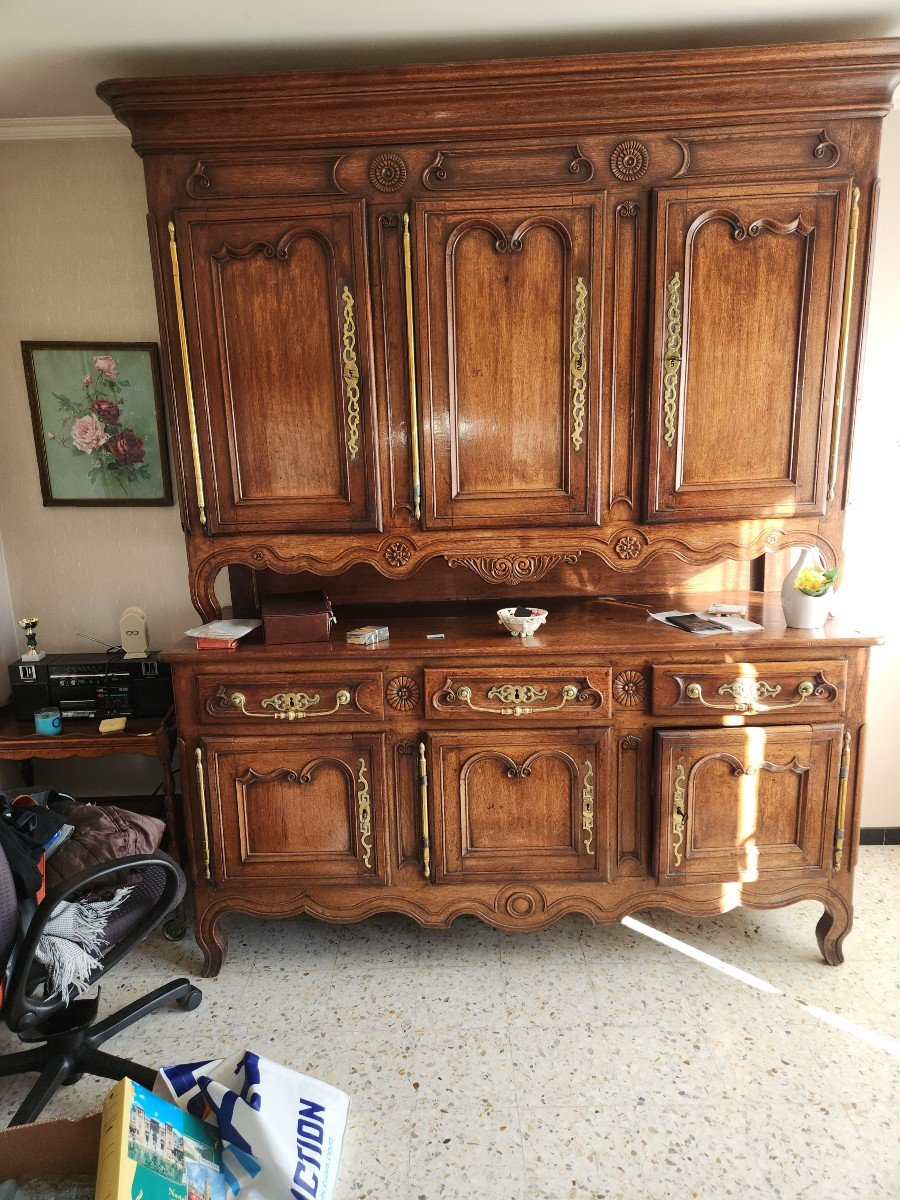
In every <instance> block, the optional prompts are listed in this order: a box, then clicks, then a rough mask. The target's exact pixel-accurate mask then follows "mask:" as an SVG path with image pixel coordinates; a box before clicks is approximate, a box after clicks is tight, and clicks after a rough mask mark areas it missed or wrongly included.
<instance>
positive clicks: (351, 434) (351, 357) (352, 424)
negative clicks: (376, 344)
mask: <svg viewBox="0 0 900 1200" xmlns="http://www.w3.org/2000/svg"><path fill="white" fill-rule="evenodd" d="M341 301H342V302H343V305H344V326H343V329H342V331H341V341H342V350H341V375H342V376H343V380H344V391H345V393H346V396H347V451H348V453H349V454H350V457H351V458H356V456H357V454H359V397H360V391H359V364H358V363H357V361H356V318H355V317H354V315H353V310H354V308H355V306H356V302H355V300H354V299H353V293H352V292H351V291H350V288H349V287H348V286H347V285H346V283H345V284H344V287H343V290H342V291H341Z"/></svg>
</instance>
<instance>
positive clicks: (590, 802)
mask: <svg viewBox="0 0 900 1200" xmlns="http://www.w3.org/2000/svg"><path fill="white" fill-rule="evenodd" d="M593 778H594V768H593V767H592V766H591V760H590V759H589V758H586V759H585V760H584V784H583V786H582V788H581V828H582V830H583V832H584V852H585V854H593V852H594V850H593V841H594V787H593V784H592V783H591V780H592V779H593Z"/></svg>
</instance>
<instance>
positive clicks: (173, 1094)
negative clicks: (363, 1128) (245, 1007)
mask: <svg viewBox="0 0 900 1200" xmlns="http://www.w3.org/2000/svg"><path fill="white" fill-rule="evenodd" d="M154 1091H155V1092H156V1094H157V1095H159V1096H164V1097H165V1098H166V1099H167V1100H171V1101H172V1103H173V1104H177V1105H178V1107H179V1108H183V1109H184V1110H185V1111H186V1112H189V1113H192V1114H193V1115H194V1116H195V1117H199V1118H200V1119H201V1120H205V1121H209V1122H210V1123H211V1124H214V1125H216V1126H217V1127H218V1130H219V1136H220V1137H221V1138H222V1161H223V1167H224V1172H225V1180H226V1183H227V1185H228V1187H229V1189H230V1191H231V1193H232V1195H234V1196H240V1197H241V1200H291V1198H292V1197H293V1200H331V1198H332V1196H333V1195H334V1188H335V1182H336V1180H337V1172H338V1164H339V1162H340V1158H341V1143H342V1141H343V1138H344V1129H345V1128H346V1125H347V1114H348V1112H349V1109H350V1097H349V1096H348V1095H347V1094H346V1093H345V1092H342V1091H339V1090H338V1089H337V1088H335V1087H332V1086H331V1085H330V1084H328V1083H322V1082H321V1080H318V1079H313V1078H311V1077H310V1076H309V1075H301V1074H300V1073H299V1072H298V1071H292V1070H291V1069H290V1068H289V1067H283V1066H281V1065H280V1064H279V1063H274V1062H270V1061H269V1060H268V1059H266V1058H260V1057H259V1056H258V1055H256V1054H252V1053H250V1052H249V1051H247V1052H245V1053H243V1054H235V1055H232V1057H231V1058H224V1059H216V1060H213V1061H212V1062H205V1063H185V1064H184V1065H182V1066H177V1067H164V1068H163V1069H162V1070H161V1071H160V1072H159V1074H158V1075H157V1078H156V1086H155V1087H154Z"/></svg>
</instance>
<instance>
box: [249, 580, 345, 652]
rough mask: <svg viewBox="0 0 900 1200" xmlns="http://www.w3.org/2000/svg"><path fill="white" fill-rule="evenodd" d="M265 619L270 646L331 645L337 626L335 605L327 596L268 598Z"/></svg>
mask: <svg viewBox="0 0 900 1200" xmlns="http://www.w3.org/2000/svg"><path fill="white" fill-rule="evenodd" d="M262 619H263V630H264V632H265V638H266V645H267V646H284V645H289V644H291V643H295V642H327V641H328V639H329V638H330V637H331V627H332V625H333V624H334V623H335V618H334V613H333V612H332V611H331V601H330V600H329V599H328V597H327V596H326V595H325V593H324V592H297V593H296V594H294V595H286V596H264V597H263V601H262Z"/></svg>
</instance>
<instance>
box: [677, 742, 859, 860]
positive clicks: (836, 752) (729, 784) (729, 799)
mask: <svg viewBox="0 0 900 1200" xmlns="http://www.w3.org/2000/svg"><path fill="white" fill-rule="evenodd" d="M842 734H843V726H842V725H816V726H814V725H778V726H774V727H770V728H766V727H765V726H760V725H756V726H743V727H741V728H734V729H666V730H657V731H656V735H655V738H656V814H657V821H658V825H657V838H656V846H657V878H658V880H659V882H660V883H663V884H665V883H726V882H740V883H754V882H755V881H756V880H758V879H766V878H773V877H777V876H779V875H787V876H795V875H810V874H812V875H823V874H827V873H828V871H829V870H830V869H831V861H832V855H833V848H834V844H835V811H836V805H837V791H838V778H839V767H840V753H841V737H842Z"/></svg>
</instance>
